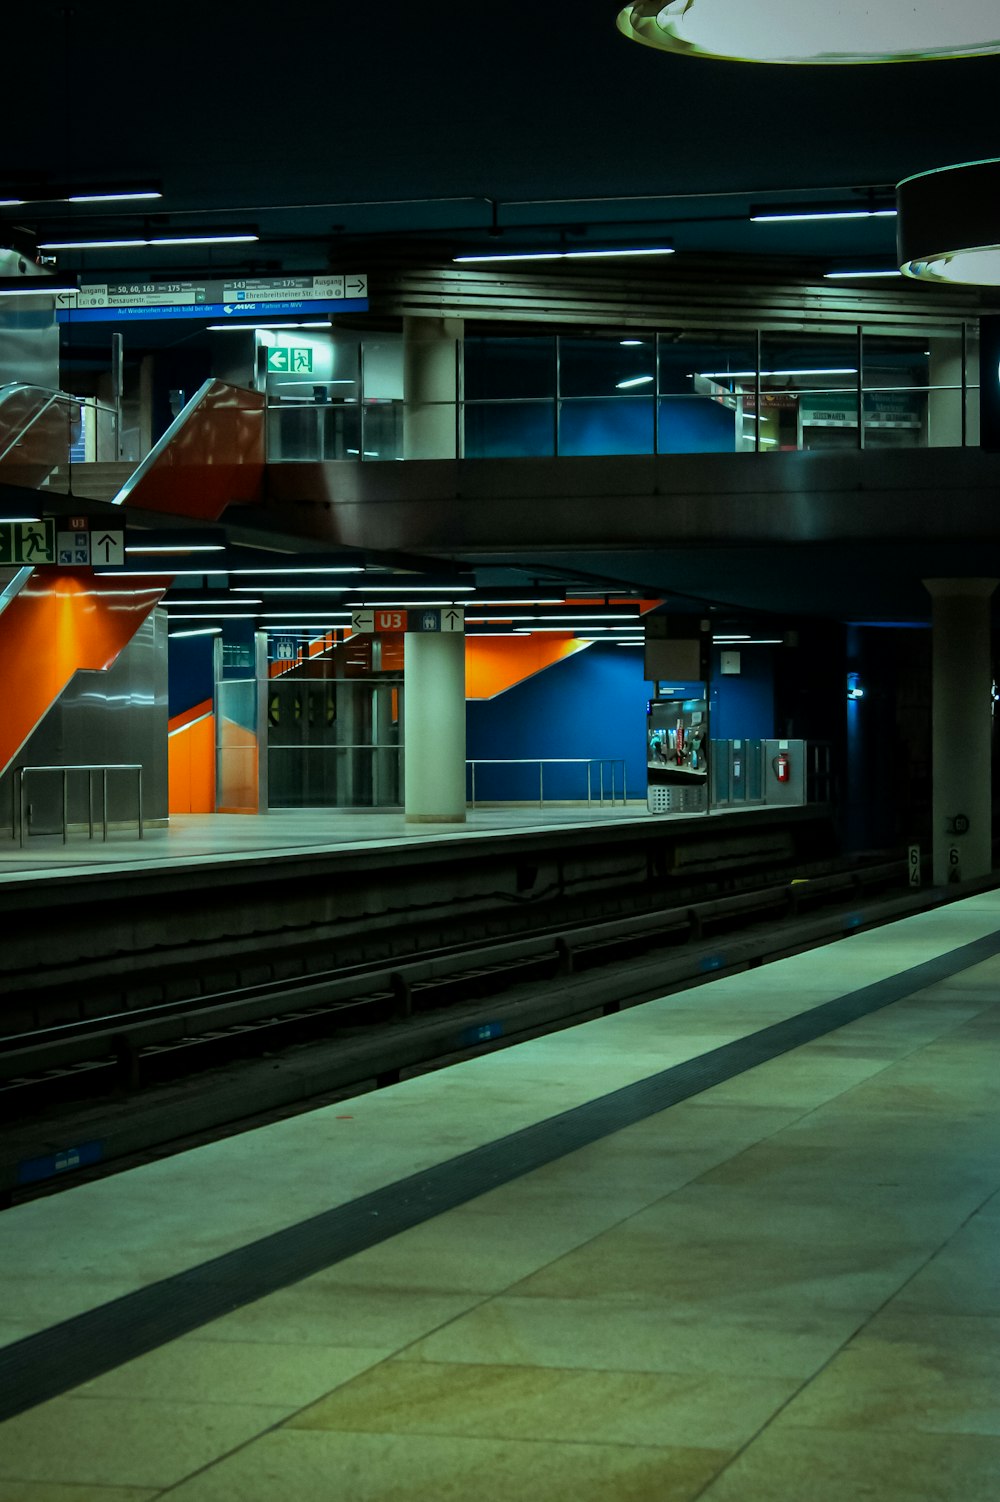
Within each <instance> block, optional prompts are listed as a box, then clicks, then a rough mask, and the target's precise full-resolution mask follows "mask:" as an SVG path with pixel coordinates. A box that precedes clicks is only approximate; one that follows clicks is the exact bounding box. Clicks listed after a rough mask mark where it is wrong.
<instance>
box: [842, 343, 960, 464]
mask: <svg viewBox="0 0 1000 1502" xmlns="http://www.w3.org/2000/svg"><path fill="white" fill-rule="evenodd" d="M864 385H865V390H864V420H865V447H866V448H918V447H923V446H924V445H925V444H927V443H928V442H931V443H936V444H939V445H940V444H951V443H954V444H960V443H961V441H962V337H961V331H960V330H959V331H957V333H956V334H955V335H954V336H953V337H949V338H946V339H934V340H929V339H927V338H919V339H912V338H910V339H906V338H901V337H898V336H894V337H888V336H886V335H871V334H866V335H865V341H864ZM929 387H932V388H933V389H931V390H929V389H928V388H929Z"/></svg>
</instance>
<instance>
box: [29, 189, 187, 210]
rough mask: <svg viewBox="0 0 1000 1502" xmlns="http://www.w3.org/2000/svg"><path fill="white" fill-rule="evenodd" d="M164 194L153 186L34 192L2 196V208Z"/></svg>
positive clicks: (116, 200) (115, 200)
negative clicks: (78, 191) (8, 196)
mask: <svg viewBox="0 0 1000 1502" xmlns="http://www.w3.org/2000/svg"><path fill="white" fill-rule="evenodd" d="M162 197H163V194H162V193H159V192H155V191H154V190H153V189H152V188H142V189H136V190H134V191H133V190H127V191H126V190H122V189H116V190H115V191H114V192H111V191H108V192H96V193H68V194H56V195H49V194H33V195H32V196H31V197H30V198H0V209H20V208H24V207H25V206H26V205H27V204H29V203H30V204H35V203H129V202H134V201H138V200H140V199H150V198H162Z"/></svg>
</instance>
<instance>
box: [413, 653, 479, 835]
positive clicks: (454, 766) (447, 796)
mask: <svg viewBox="0 0 1000 1502" xmlns="http://www.w3.org/2000/svg"><path fill="white" fill-rule="evenodd" d="M405 654H406V655H405V657H404V659H403V690H404V692H403V721H404V727H403V728H404V737H403V738H404V744H405V752H404V755H405V766H406V772H405V778H404V782H405V794H404V799H405V807H406V820H407V823H409V824H464V823H465V635H464V633H462V632H460V631H448V632H436V631H433V632H432V631H427V632H423V631H413V632H407V635H406V646H405Z"/></svg>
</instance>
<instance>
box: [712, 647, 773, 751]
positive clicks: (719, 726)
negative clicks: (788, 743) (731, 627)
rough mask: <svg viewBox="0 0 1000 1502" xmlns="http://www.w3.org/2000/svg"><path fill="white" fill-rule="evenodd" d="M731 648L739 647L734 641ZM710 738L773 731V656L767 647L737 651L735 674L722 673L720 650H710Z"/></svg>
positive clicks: (762, 734)
mask: <svg viewBox="0 0 1000 1502" xmlns="http://www.w3.org/2000/svg"><path fill="white" fill-rule="evenodd" d="M731 650H732V651H739V642H734V643H733V646H732V648H731ZM712 678H713V682H712V739H713V740H717V741H729V740H736V739H739V738H741V737H743V738H746V739H747V740H753V739H755V738H756V737H760V738H762V739H766V738H767V737H769V736H772V735H774V658H773V656H772V653H771V651H770V650H769V649H768V648H767V647H747V648H745V649H744V650H743V651H741V652H740V671H739V673H738V674H726V676H725V677H723V676H722V674H721V671H720V653H719V651H718V650H716V651H714V652H713V654H712Z"/></svg>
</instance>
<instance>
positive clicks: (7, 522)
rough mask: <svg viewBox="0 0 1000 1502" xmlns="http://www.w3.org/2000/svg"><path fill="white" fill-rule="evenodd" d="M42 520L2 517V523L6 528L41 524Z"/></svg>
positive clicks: (26, 517)
mask: <svg viewBox="0 0 1000 1502" xmlns="http://www.w3.org/2000/svg"><path fill="white" fill-rule="evenodd" d="M41 519H42V518H41V517H40V516H4V517H0V521H2V522H3V525H4V526H5V527H13V526H20V525H21V524H22V523H27V522H40V521H41Z"/></svg>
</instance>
